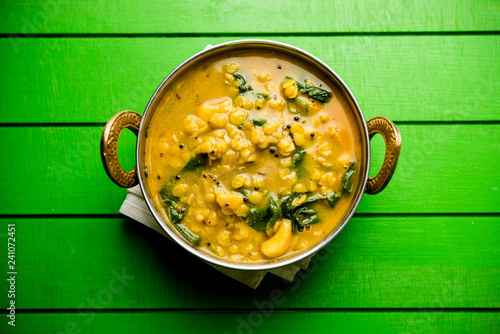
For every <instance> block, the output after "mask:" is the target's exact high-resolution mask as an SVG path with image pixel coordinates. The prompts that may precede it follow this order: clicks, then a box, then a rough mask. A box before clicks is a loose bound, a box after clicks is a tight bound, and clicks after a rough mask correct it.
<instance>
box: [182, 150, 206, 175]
mask: <svg viewBox="0 0 500 334" xmlns="http://www.w3.org/2000/svg"><path fill="white" fill-rule="evenodd" d="M207 162H208V155H207V154H197V155H195V156H194V157H193V158H192V159H191V160H189V162H188V163H187V165H186V166H184V168H183V169H182V170H181V172H192V171H194V170H196V169H198V168H199V167H205V166H206V165H207Z"/></svg>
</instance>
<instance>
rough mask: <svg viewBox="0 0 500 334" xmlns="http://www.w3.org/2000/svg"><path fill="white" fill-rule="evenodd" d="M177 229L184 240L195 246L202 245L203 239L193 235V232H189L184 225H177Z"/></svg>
mask: <svg viewBox="0 0 500 334" xmlns="http://www.w3.org/2000/svg"><path fill="white" fill-rule="evenodd" d="M175 227H176V228H177V230H178V231H179V232H180V233H181V234H182V235H183V236H184V238H186V239H187V240H188V241H189V242H190V243H192V244H193V245H195V246H199V245H200V243H201V238H200V237H199V236H197V235H194V234H193V233H191V231H189V230H188V229H187V228H186V227H185V226H184V225H181V224H175Z"/></svg>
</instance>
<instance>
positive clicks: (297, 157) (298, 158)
mask: <svg viewBox="0 0 500 334" xmlns="http://www.w3.org/2000/svg"><path fill="white" fill-rule="evenodd" d="M305 157H306V150H304V149H303V148H300V147H298V148H297V149H296V150H295V153H294V154H293V157H292V164H293V166H294V167H297V166H298V165H300V164H301V163H303V162H304V159H305Z"/></svg>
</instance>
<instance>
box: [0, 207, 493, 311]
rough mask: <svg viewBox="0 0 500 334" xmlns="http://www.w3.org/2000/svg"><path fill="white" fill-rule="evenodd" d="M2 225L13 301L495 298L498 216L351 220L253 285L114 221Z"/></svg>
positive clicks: (89, 305) (77, 305)
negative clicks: (288, 271) (302, 266)
mask: <svg viewBox="0 0 500 334" xmlns="http://www.w3.org/2000/svg"><path fill="white" fill-rule="evenodd" d="M7 224H15V225H16V243H17V249H16V266H17V272H18V275H17V280H16V289H17V291H18V292H19V293H18V294H17V295H16V305H18V308H20V309H77V310H88V309H96V310H98V311H100V310H101V309H118V308H119V309H122V308H123V309H145V308H146V309H153V308H154V309H157V308H169V309H185V308H195V309H202V310H204V309H215V310H217V309H223V310H226V309H227V310H232V309H249V308H255V307H256V306H257V305H259V304H262V303H265V301H266V300H269V299H273V298H274V297H275V296H276V295H280V296H281V298H280V300H281V301H280V302H279V303H276V308H283V309H291V308H301V309H310V308H312V309H322V308H417V309H418V308H423V309H426V308H433V309H438V310H439V309H442V308H498V307H499V306H500V305H499V300H500V249H499V248H498V245H499V243H500V216H491V217H480V216H479V217H478V216H422V217H412V216H400V217H392V216H382V217H355V218H354V219H352V221H351V222H349V224H347V226H346V227H345V228H344V230H343V231H342V232H341V233H340V234H339V235H338V236H337V238H335V239H334V240H333V241H332V242H331V243H330V244H328V245H327V246H326V247H325V248H323V249H322V250H321V251H320V252H318V253H317V254H316V255H315V257H314V258H313V260H312V262H311V264H310V266H309V268H308V269H307V270H306V271H301V272H300V273H299V274H298V276H297V277H296V279H295V281H294V282H293V283H287V282H285V281H282V280H281V279H279V278H277V277H275V276H272V275H269V276H266V277H265V278H264V281H263V283H262V284H261V286H260V287H259V288H258V289H257V290H252V289H250V288H248V287H247V286H245V285H243V284H241V283H239V282H236V281H234V280H233V279H231V278H229V277H227V276H225V275H223V274H221V273H219V272H217V271H216V270H215V269H213V268H211V267H209V266H208V265H206V264H204V263H203V262H201V261H200V260H199V259H197V258H195V257H194V256H192V255H191V254H189V253H187V252H185V251H183V250H181V248H180V247H179V246H177V245H175V244H173V243H172V242H171V241H169V240H167V239H166V238H164V237H163V236H161V235H160V234H158V233H156V232H154V231H153V230H151V229H149V228H147V227H145V226H142V225H141V224H139V223H137V222H134V221H131V220H128V219H125V218H122V219H120V218H87V219H82V218H59V219H37V218H33V219H31V218H29V219H28V218H24V219H12V218H9V219H1V220H0V225H1V226H0V228H1V231H6V230H7ZM2 233H4V232H2ZM3 237H6V235H5V234H3ZM2 240H5V239H2ZM6 252H7V247H0V256H1V258H7V256H6ZM6 262H7V261H3V262H2V263H0V267H1V268H2V270H4V272H6V271H7V270H6V266H7V263H6ZM193 271H194V272H195V273H196V276H193ZM2 284H3V286H4V287H5V283H2ZM4 290H6V287H5V289H4ZM2 298H6V295H5V296H4V297H2Z"/></svg>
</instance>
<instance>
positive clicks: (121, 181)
mask: <svg viewBox="0 0 500 334" xmlns="http://www.w3.org/2000/svg"><path fill="white" fill-rule="evenodd" d="M247 50H258V51H260V50H262V52H269V51H277V52H280V53H282V54H286V55H289V56H292V57H295V58H297V59H298V60H301V61H302V62H305V63H306V64H309V65H310V66H311V67H313V68H315V69H317V70H318V71H320V72H321V73H322V74H324V75H325V76H326V77H327V78H328V79H329V80H330V81H331V82H332V84H334V85H335V86H336V87H337V88H338V89H339V91H340V92H341V94H343V96H344V98H345V100H346V101H347V103H348V104H349V106H350V108H351V110H352V111H353V113H354V115H353V116H354V119H355V122H356V124H357V127H358V130H359V133H360V135H361V138H360V142H361V161H360V162H359V164H358V166H359V175H360V179H359V182H358V183H357V187H356V188H355V189H353V191H352V193H351V196H352V200H351V204H350V206H349V208H348V210H346V212H345V213H344V215H343V218H342V221H341V223H340V224H339V225H338V226H337V227H336V228H334V229H333V230H332V231H331V232H330V233H329V234H328V235H327V236H326V237H325V238H324V239H322V240H321V241H320V242H319V243H317V244H316V245H313V246H312V247H310V248H309V249H307V250H305V251H303V252H300V253H296V254H292V255H289V256H284V257H282V258H279V259H273V260H269V261H267V262H259V263H255V264H252V263H239V262H231V261H228V260H224V259H221V258H219V257H217V256H216V255H212V254H209V253H207V252H205V251H202V250H201V249H199V248H197V247H195V246H193V245H192V244H190V243H189V242H187V241H186V240H185V239H184V238H183V237H182V235H180V233H179V232H178V230H177V229H176V228H174V227H173V226H172V225H171V224H170V223H169V222H168V221H167V220H166V219H165V218H164V216H163V215H162V214H161V212H160V209H159V208H158V207H157V206H156V204H155V203H154V201H153V200H152V196H151V194H150V191H149V189H148V185H147V182H146V178H147V177H148V175H147V166H146V165H145V156H146V153H147V152H146V151H145V150H146V147H145V146H146V145H145V142H146V136H147V133H148V127H149V125H150V123H151V119H152V116H153V114H154V112H155V110H156V107H157V106H158V103H159V102H160V101H161V99H162V97H163V96H164V95H165V93H166V92H167V91H168V90H169V89H170V87H171V86H172V84H173V83H174V82H175V81H176V80H177V79H178V78H179V77H180V76H182V75H183V74H184V73H185V72H186V71H187V70H188V69H190V68H191V67H192V66H193V65H195V64H199V63H200V62H204V61H206V60H207V59H208V58H210V57H213V56H216V55H219V54H227V53H229V52H233V51H247ZM125 128H129V129H131V130H132V131H133V132H134V133H135V134H136V135H137V147H136V167H134V168H133V169H132V170H131V171H129V172H126V171H124V170H123V168H122V167H121V166H120V163H119V161H118V156H117V143H118V138H119V135H120V133H121V131H122V130H123V129H125ZM375 133H380V134H381V135H382V136H383V137H384V140H385V144H386V154H385V158H384V163H383V166H382V168H381V170H380V172H379V173H378V174H377V176H375V177H374V178H370V177H369V176H368V172H369V169H370V139H371V137H373V135H374V134H375ZM400 149H401V135H400V133H399V130H398V128H397V127H396V126H395V125H394V124H393V123H392V122H391V121H390V120H388V119H387V118H385V117H380V116H379V117H375V118H373V119H371V120H370V121H369V122H368V123H367V122H366V121H365V118H364V116H363V113H362V112H361V108H360V107H359V105H358V103H357V101H356V99H355V97H354V95H353V94H352V93H351V91H350V90H349V88H348V87H347V85H346V84H345V83H344V82H343V81H342V79H341V78H340V77H339V76H338V75H337V73H335V72H334V71H333V70H332V69H331V68H330V67H329V66H328V65H326V64H325V63H324V62H322V61H321V60H319V59H318V58H316V57H315V56H313V55H311V54H310V53H308V52H306V51H304V50H301V49H299V48H296V47H294V46H291V45H287V44H284V43H279V42H274V41H267V40H254V39H252V40H239V41H232V42H227V43H222V44H219V45H216V46H213V47H210V48H208V49H205V50H203V51H201V52H199V53H197V54H195V55H194V56H192V57H191V58H189V59H187V60H186V61H185V62H183V63H182V64H180V65H179V66H178V67H177V68H176V69H175V70H174V71H172V73H170V74H169V75H168V76H167V77H166V78H165V80H163V82H162V83H161V84H160V86H159V87H158V88H157V89H156V91H155V92H154V94H153V96H152V97H151V99H150V100H149V103H148V105H147V107H146V110H145V111H144V115H143V116H142V117H141V116H140V115H139V114H137V113H135V112H133V111H130V110H125V111H122V112H120V113H118V114H116V115H115V116H113V117H112V118H111V119H110V120H109V121H108V123H107V124H106V127H105V128H104V131H103V134H102V137H101V156H102V160H103V164H104V168H105V170H106V172H107V173H108V175H109V177H110V178H111V180H113V182H115V183H116V184H117V185H119V186H121V187H126V188H128V187H132V186H134V185H137V184H140V187H141V190H142V193H143V195H144V198H145V200H146V203H147V205H148V207H149V209H150V210H151V213H152V214H153V216H154V217H155V219H156V221H157V222H158V224H159V225H160V226H161V227H162V229H163V230H165V232H166V233H167V234H168V235H169V236H170V237H171V238H172V239H173V240H174V241H175V242H176V243H178V244H179V245H180V246H182V247H183V248H184V249H185V250H187V251H188V252H190V253H192V254H193V255H195V256H197V257H199V258H201V259H203V260H205V261H207V262H210V263H212V264H215V265H218V266H222V267H226V268H231V269H240V270H270V269H274V268H278V267H283V266H287V265H289V264H292V263H295V262H297V261H300V260H302V259H304V258H306V257H308V256H310V255H312V254H314V253H315V252H317V251H318V250H320V249H321V248H322V247H324V246H325V245H326V244H328V243H329V242H330V241H331V240H332V239H333V238H335V236H336V235H337V234H339V233H340V231H341V230H342V229H343V228H344V226H345V225H346V224H347V223H348V222H349V220H350V219H351V217H352V215H353V214H354V212H355V210H356V208H357V207H358V205H359V202H360V201H361V198H362V196H363V194H364V193H367V194H376V193H378V192H380V191H381V190H382V189H384V187H385V186H386V185H387V184H388V182H389V181H390V179H391V177H392V175H393V173H394V170H395V168H396V165H397V161H398V157H399V152H400Z"/></svg>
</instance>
